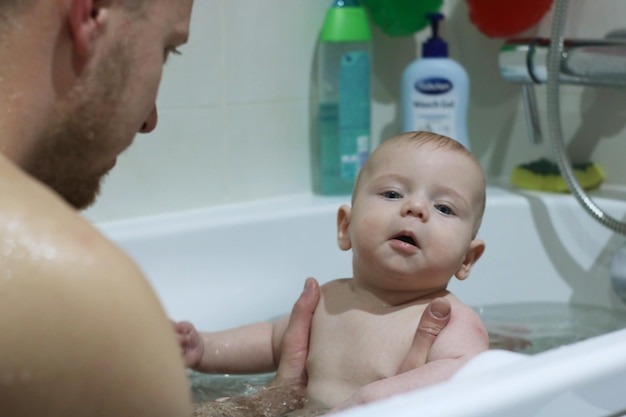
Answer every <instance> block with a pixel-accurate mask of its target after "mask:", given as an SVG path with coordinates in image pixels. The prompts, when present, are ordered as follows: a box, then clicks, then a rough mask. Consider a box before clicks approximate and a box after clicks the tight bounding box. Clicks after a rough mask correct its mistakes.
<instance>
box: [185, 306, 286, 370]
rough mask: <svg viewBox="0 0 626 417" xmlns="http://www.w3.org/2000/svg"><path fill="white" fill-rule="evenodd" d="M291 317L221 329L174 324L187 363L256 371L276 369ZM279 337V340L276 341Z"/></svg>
mask: <svg viewBox="0 0 626 417" xmlns="http://www.w3.org/2000/svg"><path fill="white" fill-rule="evenodd" d="M288 319H289V318H288V317H285V318H283V319H281V320H280V321H279V322H277V323H270V322H260V323H254V324H249V325H246V326H242V327H237V328H234V329H230V330H224V331H219V332H212V333H209V332H198V331H197V330H196V329H195V327H194V326H193V325H192V324H191V323H189V322H185V321H183V322H178V323H175V324H174V329H175V330H176V337H177V339H178V342H179V345H180V346H181V349H182V352H183V359H184V362H185V366H187V367H189V368H191V369H194V370H196V371H199V372H205V373H256V372H269V371H273V370H276V364H277V363H278V359H279V353H278V352H277V350H278V346H279V342H280V340H282V335H283V332H284V330H285V327H286V323H287V321H288ZM275 341H277V342H275Z"/></svg>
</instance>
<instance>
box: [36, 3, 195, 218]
mask: <svg viewBox="0 0 626 417" xmlns="http://www.w3.org/2000/svg"><path fill="white" fill-rule="evenodd" d="M192 4H193V0H176V1H171V0H155V1H153V2H152V3H150V4H149V5H148V11H147V14H146V15H145V17H144V18H143V19H141V20H136V19H134V18H133V17H131V16H129V15H128V13H127V12H125V11H124V10H123V9H121V8H119V7H118V8H115V9H112V10H111V11H109V16H108V21H107V24H109V25H110V26H109V27H108V28H107V29H108V30H107V31H106V35H104V36H103V37H102V38H101V39H100V42H101V50H102V52H101V53H100V54H98V55H97V56H95V58H94V59H93V60H92V62H90V63H89V66H88V67H87V68H86V69H85V71H84V76H83V77H81V79H80V80H79V81H78V82H77V84H76V86H75V87H74V89H73V91H72V92H71V93H70V94H69V95H68V97H67V99H66V100H64V101H63V103H61V104H60V105H59V106H58V107H57V109H56V114H55V118H54V122H53V123H52V124H51V125H50V126H49V129H48V130H47V131H46V133H45V137H44V138H42V140H41V141H40V142H39V143H40V145H39V147H38V148H37V149H35V151H34V153H33V155H32V158H30V162H29V164H28V167H27V169H28V170H29V171H30V172H31V173H32V174H33V175H34V176H35V177H37V178H38V179H40V180H41V181H43V182H44V183H46V184H47V185H49V186H50V187H51V188H53V189H54V190H56V191H57V192H58V193H59V194H60V195H61V196H63V198H65V199H66V200H67V201H68V202H69V203H70V204H71V205H73V206H74V207H76V208H85V207H87V206H89V205H90V204H92V203H93V202H94V200H95V198H96V196H97V193H98V191H99V188H100V182H101V179H102V178H103V176H104V175H105V174H106V173H107V172H108V171H109V170H110V169H111V168H113V166H114V165H115V162H116V159H117V156H118V155H119V154H120V153H121V152H122V151H123V150H125V149H126V148H127V147H128V146H129V145H130V144H131V143H132V140H133V138H134V136H135V134H136V133H137V132H138V131H139V132H146V133H147V132H150V131H151V130H153V129H154V128H155V127H156V123H157V113H156V105H155V103H156V97H157V92H158V87H159V83H160V80H161V74H162V70H163V64H164V62H165V59H166V58H167V55H168V54H169V53H170V52H171V51H172V50H173V49H174V48H175V47H177V46H180V45H181V44H183V43H185V42H186V40H187V37H188V34H189V20H190V17H191V8H192Z"/></svg>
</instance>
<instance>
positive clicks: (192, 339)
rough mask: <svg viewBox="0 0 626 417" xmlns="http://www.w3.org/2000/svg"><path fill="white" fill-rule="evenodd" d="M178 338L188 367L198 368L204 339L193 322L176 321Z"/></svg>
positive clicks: (175, 328)
mask: <svg viewBox="0 0 626 417" xmlns="http://www.w3.org/2000/svg"><path fill="white" fill-rule="evenodd" d="M174 330H175V331H176V339H177V340H178V344H179V345H180V348H181V349H182V354H183V361H184V362H185V366H186V367H188V368H192V369H193V368H196V367H197V366H198V365H199V364H200V361H201V360H202V355H203V353H204V341H203V340H202V336H200V334H199V333H198V331H197V330H196V328H195V327H194V326H193V324H191V323H189V322H188V321H180V322H178V323H174Z"/></svg>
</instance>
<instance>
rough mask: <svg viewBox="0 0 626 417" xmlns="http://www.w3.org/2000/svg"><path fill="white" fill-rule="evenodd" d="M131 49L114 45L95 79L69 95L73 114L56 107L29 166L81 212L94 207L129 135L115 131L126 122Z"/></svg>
mask: <svg viewBox="0 0 626 417" xmlns="http://www.w3.org/2000/svg"><path fill="white" fill-rule="evenodd" d="M129 51H130V49H129V47H128V46H127V45H125V44H120V45H118V46H117V47H115V48H114V49H113V50H112V51H111V53H110V56H109V57H108V58H107V59H104V60H103V64H102V65H101V66H100V67H98V68H97V69H96V70H95V71H94V73H93V75H91V76H89V77H88V78H87V79H86V80H84V82H82V83H81V84H80V85H77V86H76V87H75V88H74V90H73V91H72V92H70V94H69V97H70V99H69V100H68V103H69V107H70V110H67V107H68V106H65V107H61V106H58V107H57V108H56V115H55V121H54V123H53V124H52V125H51V126H50V127H49V128H48V129H47V130H46V131H45V132H44V134H43V136H42V137H41V138H39V139H38V141H37V143H36V145H35V149H33V152H32V154H31V157H30V158H29V159H28V163H27V166H26V167H25V168H26V170H27V171H28V172H29V173H30V174H31V175H33V176H34V177H35V178H37V179H39V180H40V181H42V182H43V183H44V184H46V185H47V186H49V187H50V188H52V189H53V190H55V191H56V192H57V193H58V194H59V195H60V196H61V197H63V198H64V199H65V200H66V201H67V202H68V203H69V204H71V205H72V206H74V207H75V208H77V209H84V208H86V207H88V206H90V205H91V204H93V203H94V201H95V200H96V197H97V195H98V193H99V192H100V183H101V181H102V178H103V177H104V176H105V175H106V173H107V172H108V170H109V169H110V166H106V165H105V164H110V163H112V162H113V158H115V157H116V156H117V155H116V154H112V151H111V149H112V148H113V149H115V145H114V143H118V142H119V140H118V139H117V138H116V136H117V135H119V134H124V132H123V130H124V129H116V127H118V126H119V124H120V123H123V120H118V118H119V117H123V113H122V112H120V111H119V109H118V107H120V105H121V104H123V103H122V102H121V98H120V95H121V94H123V92H124V91H125V90H126V88H127V85H128V79H129V72H130V65H131V59H130V52H129ZM126 134H128V132H127V133H126ZM128 142H130V139H129V140H128ZM107 158H109V159H110V160H109V161H107Z"/></svg>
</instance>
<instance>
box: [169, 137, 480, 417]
mask: <svg viewBox="0 0 626 417" xmlns="http://www.w3.org/2000/svg"><path fill="white" fill-rule="evenodd" d="M484 208H485V177H484V174H483V171H482V169H481V167H480V165H479V163H478V161H477V160H476V158H475V157H474V156H473V155H472V154H471V153H470V152H469V151H468V150H466V149H465V148H464V147H463V146H462V145H460V144H458V143H457V142H456V141H454V140H453V139H450V138H447V137H445V136H440V135H437V134H434V133H428V132H410V133H404V134H401V135H398V136H396V137H393V138H391V139H389V140H387V141H385V142H383V143H382V144H381V145H380V146H379V147H378V148H377V149H376V150H375V152H373V153H372V155H371V156H370V158H369V160H368V161H367V162H366V164H365V165H364V166H363V168H362V169H361V171H360V173H359V176H358V178H357V181H356V184H355V187H354V192H353V195H352V204H351V207H350V206H348V205H342V206H341V207H340V208H339V211H338V214H337V243H338V245H339V248H340V249H342V250H346V251H347V250H352V267H353V277H352V278H343V279H337V280H334V281H331V282H328V283H327V284H325V285H323V286H322V288H321V298H320V302H319V304H318V306H317V309H316V311H315V314H314V316H313V322H312V327H311V337H310V345H309V353H308V358H307V372H308V377H309V380H308V386H307V397H308V399H309V400H310V401H311V403H312V404H316V407H319V406H321V407H325V408H328V409H333V411H335V410H339V409H343V408H347V407H350V406H353V405H357V404H361V403H365V402H370V401H373V400H376V399H380V398H384V397H388V396H390V395H393V394H395V393H400V392H405V391H409V390H412V389H416V388H419V387H424V386H428V385H432V384H434V383H437V382H440V381H443V380H445V379H447V378H449V377H450V376H451V375H452V374H454V372H455V371H456V370H458V369H459V368H460V367H461V366H462V365H463V364H465V363H466V362H467V361H468V360H469V359H470V358H471V357H473V356H475V355H476V354H478V353H480V352H482V351H484V350H486V349H488V347H489V341H488V337H487V332H486V330H485V328H484V326H483V324H482V322H481V321H480V319H479V317H478V316H477V314H476V313H475V312H474V311H473V310H472V309H471V308H469V307H468V306H466V305H464V304H463V303H462V302H461V301H459V300H458V299H457V298H456V297H455V296H454V295H453V294H452V293H450V292H449V291H447V289H446V287H447V285H448V282H449V281H450V279H452V277H453V276H455V277H456V278H457V279H459V280H463V279H465V278H467V277H468V276H469V274H470V271H471V268H472V266H473V265H474V264H475V263H476V261H477V260H478V259H479V258H480V256H481V255H482V254H483V251H484V250H485V244H484V242H483V241H481V240H479V239H477V238H476V234H477V232H478V228H479V226H480V223H481V219H482V215H483V212H484ZM436 297H445V298H447V299H448V300H449V301H450V303H451V304H452V314H451V318H450V322H449V324H448V325H447V327H445V328H444V329H443V330H442V331H441V333H440V334H439V336H438V337H437V339H436V340H435V342H434V344H433V346H432V348H431V350H430V353H429V356H428V359H427V362H426V364H424V365H421V366H417V367H412V366H406V361H405V362H404V365H403V366H402V367H401V364H402V363H403V359H404V358H405V356H406V355H407V352H408V350H409V348H410V346H411V343H412V340H413V336H414V335H415V330H416V328H417V324H418V321H419V319H420V317H421V315H422V313H423V312H424V309H425V308H426V306H427V305H428V303H429V302H430V301H431V300H433V299H434V298H436ZM288 319H289V317H288V316H287V317H284V318H282V319H281V320H279V321H278V322H275V323H269V322H265V323H257V324H252V325H248V326H244V327H240V328H237V329H232V330H227V331H223V332H215V333H205V332H202V333H198V332H196V330H195V329H194V328H193V326H192V325H191V324H189V323H187V322H181V323H177V324H176V329H177V332H178V338H179V342H180V344H181V346H182V348H183V355H184V358H185V363H186V365H187V366H189V367H191V368H193V369H195V370H198V371H200V372H211V373H250V372H267V371H270V370H272V369H274V368H275V366H276V364H277V363H278V362H279V355H280V352H279V349H278V346H279V343H280V340H281V339H282V335H283V332H284V330H285V327H286V325H287V322H288Z"/></svg>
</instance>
